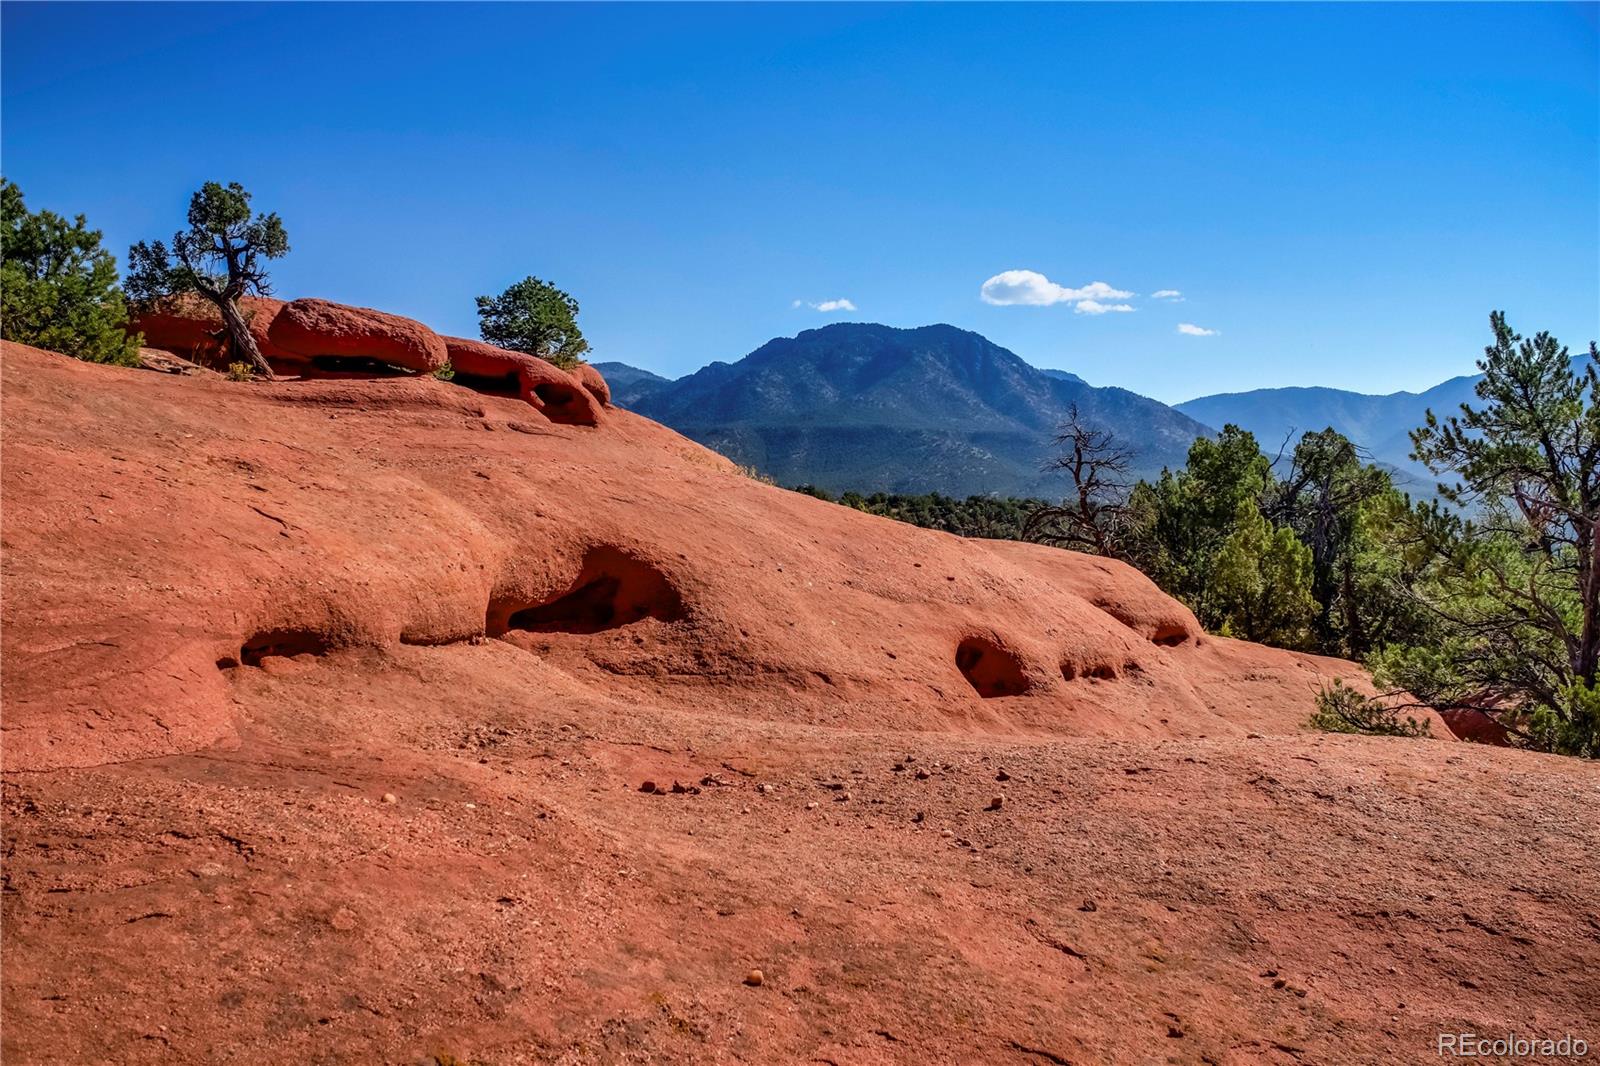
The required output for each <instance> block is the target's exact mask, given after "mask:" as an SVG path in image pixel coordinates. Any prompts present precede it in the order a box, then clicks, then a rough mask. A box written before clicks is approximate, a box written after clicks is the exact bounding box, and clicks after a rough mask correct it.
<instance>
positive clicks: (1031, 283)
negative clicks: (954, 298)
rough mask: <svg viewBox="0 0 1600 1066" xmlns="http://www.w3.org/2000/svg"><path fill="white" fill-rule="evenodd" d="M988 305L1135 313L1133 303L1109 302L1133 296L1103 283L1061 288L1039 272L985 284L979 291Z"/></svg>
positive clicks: (1005, 274)
mask: <svg viewBox="0 0 1600 1066" xmlns="http://www.w3.org/2000/svg"><path fill="white" fill-rule="evenodd" d="M978 295H979V296H980V297H982V299H983V302H984V303H986V304H994V305H995V306H996V307H1012V306H1016V305H1022V306H1025V307H1049V306H1050V305H1051V304H1061V303H1070V304H1074V305H1076V308H1075V309H1076V310H1077V311H1078V313H1080V314H1085V315H1103V314H1105V313H1106V312H1107V311H1132V310H1133V306H1132V305H1131V304H1110V303H1107V302H1106V301H1108V300H1126V299H1127V298H1128V297H1130V296H1132V295H1133V293H1131V292H1125V291H1124V290H1122V289H1113V288H1112V287H1111V286H1110V285H1107V284H1106V283H1105V282H1103V281H1091V282H1090V283H1089V284H1087V285H1085V286H1084V287H1083V288H1081V289H1069V288H1067V287H1066V286H1065V285H1057V284H1056V283H1055V282H1053V281H1051V280H1050V279H1049V278H1047V277H1045V276H1044V275H1043V274H1040V273H1039V272H1038V271H1035V270H1006V271H1002V272H1001V273H999V274H996V275H995V276H994V277H992V278H990V279H989V280H988V281H986V282H984V283H983V287H982V288H981V289H979V290H978Z"/></svg>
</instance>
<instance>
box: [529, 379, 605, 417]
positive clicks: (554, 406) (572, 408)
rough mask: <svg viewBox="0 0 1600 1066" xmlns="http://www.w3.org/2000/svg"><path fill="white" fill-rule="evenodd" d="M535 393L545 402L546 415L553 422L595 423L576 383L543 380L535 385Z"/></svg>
mask: <svg viewBox="0 0 1600 1066" xmlns="http://www.w3.org/2000/svg"><path fill="white" fill-rule="evenodd" d="M533 394H534V395H535V396H537V397H538V398H539V402H540V403H542V404H544V416H545V417H546V418H548V419H549V420H550V421H552V422H558V423H561V424H563V425H572V426H577V425H583V426H588V425H593V424H594V418H593V416H592V415H591V414H590V412H589V408H588V405H586V404H585V403H584V402H583V396H582V394H581V391H580V388H579V386H578V385H576V384H573V385H563V384H561V383H559V382H555V381H541V382H540V383H539V384H537V385H535V386H534V387H533Z"/></svg>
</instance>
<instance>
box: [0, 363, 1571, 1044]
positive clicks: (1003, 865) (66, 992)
mask: <svg viewBox="0 0 1600 1066" xmlns="http://www.w3.org/2000/svg"><path fill="white" fill-rule="evenodd" d="M0 361H3V367H0V380H3V381H4V387H5V402H4V405H3V407H0V420H3V424H0V437H3V440H4V447H5V457H4V458H5V462H4V463H3V464H0V490H3V497H0V519H3V523H4V527H3V532H4V544H5V551H4V556H3V559H0V563H3V567H4V574H3V577H4V580H3V582H0V595H3V612H4V619H5V625H4V627H3V629H0V655H3V658H4V663H3V665H4V672H5V706H4V715H3V718H0V727H3V729H4V744H3V753H0V754H3V760H4V764H3V766H4V771H5V772H4V776H3V786H4V789H3V791H4V818H3V820H0V832H3V835H4V855H5V872H6V893H5V906H4V907H3V908H0V923H3V926H0V929H3V949H4V957H5V965H4V967H3V968H0V982H3V987H0V1002H3V1004H4V1019H3V1021H4V1025H3V1028H0V1040H3V1055H4V1058H5V1060H6V1061H7V1062H10V1061H13V1060H14V1061H17V1062H60V1063H78V1062H119V1063H120V1062H140V1061H157V1060H159V1061H172V1062H191V1061H193V1062H202V1061H221V1062H256V1061H262V1060H272V1061H291V1062H302V1061H305V1062H309V1061H329V1062H333V1061H339V1062H404V1061H416V1060H418V1059H420V1058H424V1057H426V1058H430V1059H432V1058H437V1059H439V1060H440V1061H444V1060H445V1059H446V1058H448V1057H454V1058H457V1059H460V1060H463V1061H471V1060H481V1061H487V1062H552V1061H553V1062H563V1061H573V1062H577V1061H650V1062H663V1063H691V1062H704V1061H711V1060H717V1059H728V1060H730V1061H732V1060H734V1059H737V1060H739V1061H749V1062H798V1061H817V1060H832V1061H836V1062H852V1063H854V1062H861V1063H873V1064H879V1066H881V1064H885V1063H901V1062H904V1063H912V1062H917V1063H920V1062H931V1061H939V1062H943V1061H954V1062H996V1063H1017V1064H1019V1066H1020V1064H1023V1063H1034V1062H1041V1061H1047V1060H1051V1061H1072V1062H1083V1063H1097V1062H1150V1061H1166V1060H1168V1059H1172V1058H1174V1057H1178V1058H1181V1059H1182V1060H1183V1061H1185V1062H1188V1061H1194V1062H1200V1061H1207V1060H1209V1061H1213V1062H1217V1063H1223V1064H1228V1066H1244V1064H1246V1063H1257V1062H1268V1061H1272V1062H1276V1061H1280V1060H1281V1061H1283V1062H1289V1061H1300V1062H1373V1063H1376V1062H1397V1061H1421V1060H1423V1059H1427V1058H1430V1057H1432V1055H1433V1048H1434V1041H1435V1037H1436V1034H1437V1033H1438V1032H1439V1031H1440V1030H1441V1028H1450V1029H1452V1030H1453V1029H1455V1028H1457V1027H1461V1026H1471V1027H1473V1028H1474V1029H1475V1030H1476V1031H1479V1032H1500V1031H1505V1030H1508V1029H1510V1028H1513V1027H1515V1026H1518V1025H1521V1024H1524V1023H1525V1020H1526V1019H1528V1018H1535V1019H1538V1020H1539V1026H1540V1028H1541V1030H1548V1031H1552V1032H1557V1033H1559V1032H1569V1031H1570V1032H1574V1033H1578V1032H1582V1031H1584V1026H1586V1025H1588V1026H1591V1027H1592V1020H1593V1017H1594V1008H1593V1004H1594V1003H1595V1002H1596V1001H1597V999H1600V979H1597V977H1596V974H1600V948H1597V947H1596V944H1595V940H1594V936H1593V929H1592V927H1591V925H1592V913H1593V901H1592V883H1593V880H1594V874H1595V870H1594V866H1595V858H1594V857H1595V856H1596V855H1600V825H1597V824H1596V820H1595V819H1594V816H1593V796H1594V787H1595V780H1594V773H1593V767H1592V766H1589V765H1587V764H1584V763H1581V762H1579V761H1578V760H1564V759H1557V758H1553V757H1544V756H1535V755H1529V754H1527V753H1524V752H1519V751H1514V750H1507V749H1503V748H1490V747H1486V746H1480V745H1471V744H1455V743H1445V742H1434V741H1410V740H1399V739H1393V738H1362V737H1344V736H1327V735H1319V734H1311V733H1308V732H1307V730H1306V728H1305V720H1306V718H1307V716H1308V715H1309V714H1310V712H1311V709H1312V698H1313V696H1314V693H1315V692H1316V690H1317V688H1318V687H1319V686H1320V685H1322V684H1325V683H1327V681H1328V680H1329V679H1330V678H1332V677H1335V676H1338V677H1343V678H1345V679H1346V680H1348V681H1350V682H1352V683H1355V684H1362V683H1363V680H1362V679H1363V675H1362V672H1361V671H1360V669H1359V668H1358V667H1356V666H1355V665H1354V664H1351V663H1346V662H1340V661H1338V660H1331V659H1321V658H1316V657H1312V656H1304V655H1296V654H1292V653H1289V652H1283V651H1275V650H1272V649H1267V648H1261V647H1257V646H1254V645H1250V644H1245V643H1242V642H1239V641H1233V640H1227V639H1223V638H1218V637H1212V636H1206V635H1201V634H1200V633H1199V631H1198V627H1197V626H1195V625H1194V620H1193V617H1192V615H1190V614H1189V613H1188V612H1187V611H1186V610H1184V609H1183V608H1182V606H1181V605H1178V604H1176V603H1174V602H1172V601H1171V600H1170V599H1168V598H1167V597H1165V596H1163V595H1162V594H1161V592H1160V591H1159V590H1158V589H1156V588H1155V587H1154V586H1153V585H1152V584H1151V583H1150V582H1149V581H1147V580H1146V579H1145V578H1144V577H1143V576H1142V575H1140V574H1139V573H1137V572H1136V571H1134V570H1132V569H1130V568H1128V567H1126V566H1123V565H1121V564H1117V563H1110V562H1106V561H1104V560H1098V559H1090V558H1088V557H1084V556H1077V555H1074V554H1073V553H1070V552H1063V551H1058V550H1056V549H1051V548H1044V547H1040V546H1037V545H1026V544H1012V543H1002V542H990V541H980V540H964V539H961V538H958V537H953V536H949V535H947V534H942V533H935V532H930V531H927V530H920V529H915V528H913V527H910V526H907V525H902V524H900V523H896V522H892V521H890V520H887V519H882V518H876V517H873V516H869V515H864V514H861V513H859V512H856V511H853V510H851V509H849V508H846V507H841V506H837V505H833V504H827V503H823V502H821V501H818V500H815V499H811V498H810V497H806V496H801V495H799V494H796V493H792V492H787V491H785V490H782V489H778V488H774V487H772V486H768V485H763V484H760V483H758V482H756V481H754V480H751V479H749V478H746V477H743V476H741V475H740V474H739V473H738V472H737V471H736V470H735V469H734V468H733V467H732V465H731V464H730V463H728V462H727V461H726V460H725V459H722V458H721V457H719V456H717V455H715V454H713V453H711V452H708V451H707V450H705V449H704V448H701V447H699V446H698V445H695V444H693V443H691V442H689V441H687V440H685V439H684V438H682V437H680V436H679V435H677V434H675V433H673V432H671V431H669V430H667V429H664V428H663V427H661V426H658V425H656V424H654V423H651V422H649V421H647V420H645V419H643V418H640V417H639V416H637V415H634V414H631V413H629V412H626V411H615V412H613V413H611V414H610V415H609V416H608V417H607V424H606V428H605V431H604V432H599V433H596V432H589V431H587V430H582V429H578V428H574V427H570V426H564V425H551V424H549V423H547V422H545V421H543V420H534V419H530V418H529V417H528V414H527V407H526V405H525V404H523V403H522V402H521V401H520V400H519V399H517V398H515V397H514V396H513V397H507V396H496V395H492V394H491V395H481V394H477V393H473V392H469V391H467V390H464V389H460V388H455V387H453V386H452V385H449V384H446V383H444V382H440V381H437V380H434V379H432V378H429V377H425V376H424V377H406V378H400V379H386V380H376V381H338V382H322V381H308V382H284V383H261V384H251V385H241V384H237V383H232V382H228V381H226V380H223V379H222V378H221V377H219V376H218V375H212V374H203V375H193V376H178V375H166V374H153V373H149V372H145V371H140V370H133V369H124V368H118V367H107V366H96V365H91V364H86V363H80V362H76V361H74V360H70V359H66V358H65V357H62V356H57V355H52V354H49V353H45V352H40V351H37V350H35V349H30V348H26V347H23V346H20V345H14V344H9V343H7V344H0ZM479 365H480V366H481V365H486V364H479ZM518 372H519V373H520V370H519V371H518ZM512 430H515V431H514V432H513V431H512ZM490 634H494V635H493V636H491V635H490ZM963 647H965V648H967V649H969V650H968V652H967V653H966V654H963V653H962V651H961V649H962V648H963ZM1068 665H1072V666H1074V669H1075V673H1074V676H1072V677H1070V678H1069V677H1068V676H1067V674H1066V669H1065V668H1066V667H1067V666H1068ZM1101 666H1104V667H1106V671H1105V673H1104V674H1103V675H1101V674H1098V673H1095V672H1094V671H1097V670H1099V668H1100V667H1101ZM1078 667H1082V669H1081V670H1080V669H1077V668H1078ZM986 692H987V693H989V695H986V694H985V693H986ZM1438 731H1439V732H1440V733H1441V734H1443V733H1444V730H1443V729H1439V730H1438ZM1252 733H1253V734H1258V735H1259V737H1260V739H1254V740H1248V739H1246V738H1247V736H1249V735H1250V734H1252ZM896 766H898V767H900V769H899V770H898V771H897V770H896V769H895V768H896ZM1002 766H1003V767H1004V772H1005V774H1006V776H1007V778H1008V780H1007V781H1006V793H1005V801H1004V803H1003V805H1002V806H1001V809H999V810H996V811H990V812H985V811H984V810H983V808H984V807H985V806H986V805H987V804H989V803H990V802H992V800H993V798H994V797H995V796H996V792H995V789H994V781H995V780H997V779H998V773H997V771H998V770H999V768H1000V767H1002ZM913 768H915V769H913ZM930 768H931V769H932V770H933V771H934V772H932V773H929V769H930ZM647 780H648V781H651V782H655V783H657V785H656V787H655V788H654V789H653V790H652V793H653V794H651V795H644V794H642V793H641V792H640V791H639V790H638V787H639V786H638V783H639V782H641V781H647ZM673 781H679V782H684V783H686V785H685V787H684V789H683V791H682V792H678V793H675V794H668V795H665V796H663V795H660V794H659V793H661V792H662V791H663V789H662V788H661V787H660V783H662V782H673ZM766 781H782V782H783V783H784V784H783V787H782V788H780V789H777V790H775V791H767V790H761V789H760V788H759V786H758V784H757V782H766ZM692 782H701V783H702V784H705V783H708V782H710V783H719V787H706V788H703V789H701V790H700V791H699V792H696V791H695V790H694V786H693V785H692V784H687V783H692ZM825 785H837V786H838V790H837V791H833V790H828V791H821V790H822V789H823V788H824V786H825ZM846 786H848V793H849V795H850V796H851V800H850V802H848V803H843V802H841V803H827V804H826V805H823V804H819V803H818V798H819V797H825V796H831V795H841V794H843V793H844V791H845V790H846ZM396 796H398V797H404V800H403V802H393V801H390V802H385V801H386V799H390V798H392V797H396ZM752 810H753V811H755V812H759V813H747V812H750V811H752ZM919 815H920V816H921V817H920V820H919V819H918V816H919ZM1533 824H1536V825H1537V827H1538V829H1539V832H1538V833H1537V834H1530V833H1523V832H1518V831H1516V829H1515V827H1516V826H1519V825H1533ZM1085 900H1095V901H1097V902H1096V903H1092V904H1084V902H1083V901H1085ZM756 968H759V969H761V971H762V973H763V986H762V989H763V990H762V991H761V992H759V993H756V992H753V991H752V990H751V989H749V988H747V987H745V986H743V985H741V984H740V982H739V980H738V975H740V974H745V973H747V972H748V971H750V970H752V969H756ZM1508 975H1509V976H1508ZM1280 984H1281V986H1282V987H1276V986H1277V985H1280ZM769 991H770V992H771V993H772V994H768V992H769ZM797 1002H799V1003H802V1005H803V1007H804V1009H801V1010H797V1009H796V1003H797ZM1397 1004H1404V1006H1403V1007H1401V1006H1397ZM1174 1030H1177V1031H1179V1032H1181V1033H1182V1034H1183V1036H1182V1037H1181V1039H1180V1038H1176V1037H1173V1036H1172V1035H1171V1034H1172V1032H1173V1031H1174Z"/></svg>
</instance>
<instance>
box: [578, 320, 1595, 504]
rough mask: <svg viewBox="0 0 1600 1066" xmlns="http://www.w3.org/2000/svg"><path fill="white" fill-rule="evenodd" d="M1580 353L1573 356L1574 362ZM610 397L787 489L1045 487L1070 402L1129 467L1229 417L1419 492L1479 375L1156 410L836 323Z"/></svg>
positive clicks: (618, 367)
mask: <svg viewBox="0 0 1600 1066" xmlns="http://www.w3.org/2000/svg"><path fill="white" fill-rule="evenodd" d="M1588 358H1589V357H1588V355H1587V354H1581V355H1577V356H1574V357H1573V365H1574V369H1575V370H1577V369H1579V368H1580V366H1581V363H1582V361H1584V360H1587V359H1588ZM595 365H596V367H597V368H598V369H599V370H600V371H601V372H602V373H603V374H605V376H606V379H607V381H609V382H610V384H611V389H612V393H613V395H614V397H615V399H616V401H617V402H618V403H619V404H621V405H622V406H624V407H628V408H631V409H633V410H635V411H638V412H640V413H641V414H644V415H647V416H649V417H651V418H654V419H656V420H657V421H659V422H663V423H665V424H666V425H668V426H671V427H672V428H673V429H676V430H678V431H679V432H681V433H684V434H685V435H687V436H689V437H692V438H694V439H695V440H698V441H700V442H701V443H703V444H706V445H708V446H710V447H712V448H715V449H716V450H718V451H720V452H722V453H723V454H725V455H728V456H729V457H730V458H732V459H734V460H735V461H737V462H739V463H742V464H745V465H748V466H751V467H754V468H756V469H758V470H760V471H762V472H763V473H766V474H768V475H770V476H772V477H773V478H775V479H776V480H777V481H778V482H780V483H781V484H785V485H796V484H805V483H810V484H814V485H817V486H819V487H822V488H826V489H830V490H832V491H835V492H839V491H845V490H849V489H854V490H856V491H859V492H875V491H883V492H943V493H947V494H950V495H955V496H965V495H972V494H998V495H1041V496H1051V495H1055V494H1058V493H1059V492H1060V491H1061V490H1062V489H1063V488H1064V487H1065V486H1064V483H1063V479H1062V478H1061V477H1060V476H1058V475H1052V474H1047V473H1044V472H1043V471H1042V470H1041V467H1042V466H1043V464H1044V462H1045V461H1046V460H1047V459H1048V458H1049V456H1050V455H1051V454H1052V451H1053V446H1052V442H1051V437H1052V435H1053V433H1054V432H1055V430H1056V427H1057V426H1058V425H1059V424H1060V423H1061V421H1062V420H1063V419H1064V418H1065V417H1066V414H1067V411H1068V410H1069V408H1071V407H1072V406H1073V405H1076V406H1077V408H1078V410H1079V412H1080V414H1081V415H1082V416H1083V417H1084V418H1085V419H1086V420H1087V421H1088V422H1090V424H1092V425H1094V426H1096V427H1098V428H1103V429H1109V430H1111V431H1112V432H1114V433H1115V434H1116V436H1117V438H1118V440H1119V441H1120V442H1121V443H1123V444H1124V445H1126V446H1128V447H1130V448H1131V449H1133V451H1134V452H1135V461H1134V469H1133V473H1134V474H1135V475H1136V476H1142V477H1149V476H1152V475H1154V474H1157V473H1159V472H1160V470H1161V468H1162V467H1163V466H1181V465H1183V463H1184V461H1185V457H1186V454H1187V452H1188V448H1189V445H1190V443H1191V442H1192V441H1193V440H1194V438H1195V437H1197V436H1201V435H1204V434H1210V433H1213V432H1215V428H1214V427H1220V426H1223V425H1227V424H1229V423H1232V424H1234V425H1237V426H1240V427H1242V428H1244V429H1248V430H1250V431H1251V432H1252V433H1254V434H1255V435H1256V439H1257V440H1258V441H1259V442H1260V443H1261V447H1262V449H1263V450H1264V451H1265V452H1267V453H1268V454H1269V455H1270V454H1276V453H1277V451H1278V449H1279V447H1280V446H1281V445H1283V444H1284V442H1286V441H1288V442H1289V443H1290V446H1292V443H1293V439H1296V438H1298V437H1299V435H1300V434H1302V433H1305V432H1307V431H1309V430H1318V429H1324V428H1327V427H1329V426H1331V427H1332V428H1334V429H1336V430H1338V431H1339V432H1340V433H1343V434H1344V435H1345V436H1347V437H1349V438H1350V439H1351V440H1352V441H1354V442H1355V443H1356V444H1357V445H1358V446H1359V447H1361V448H1362V449H1363V450H1364V451H1365V452H1366V454H1367V455H1368V456H1369V457H1370V459H1371V460H1372V461H1374V462H1377V463H1379V464H1381V465H1383V466H1386V467H1388V468H1390V470H1391V471H1392V472H1393V473H1394V474H1395V475H1396V480H1397V482H1398V483H1399V484H1400V486H1401V487H1402V488H1404V489H1406V490H1408V491H1411V492H1413V493H1422V494H1426V493H1429V492H1431V491H1432V489H1433V484H1434V478H1433V475H1432V474H1430V473H1429V472H1428V471H1427V469H1426V468H1424V467H1422V466H1421V465H1420V464H1418V463H1415V462H1413V461H1412V460H1411V458H1410V452H1411V441H1410V437H1409V434H1410V431H1411V430H1413V429H1415V428H1416V427H1418V426H1420V425H1422V423H1423V421H1424V420H1425V418H1426V414H1427V412H1428V411H1429V410H1432V411H1434V412H1435V413H1436V414H1439V415H1441V416H1442V415H1446V414H1453V413H1455V412H1456V411H1457V410H1458V409H1459V408H1460V405H1461V404H1462V403H1465V402H1472V401H1474V400H1475V398H1476V394H1475V392H1474V388H1475V386H1476V385H1477V383H1478V381H1479V380H1480V377H1479V376H1477V375H1466V376H1462V377H1455V378H1451V379H1450V380H1449V381H1445V382H1442V383H1440V384H1438V385H1435V386H1434V387H1432V388H1430V389H1428V390H1426V391H1424V392H1395V393H1390V394H1387V395H1368V394H1365V393H1359V392H1350V391H1346V390H1342V389H1330V388H1273V389H1255V390H1253V391H1250V392H1235V393H1219V394H1217V395H1214V396H1201V397H1198V398H1196V399H1193V400H1188V401H1185V402H1184V403H1180V404H1177V405H1175V406H1172V407H1169V406H1167V405H1166V404H1163V403H1160V402H1158V401H1156V400H1152V399H1150V398H1148V397H1145V396H1140V395H1138V394H1136V393H1133V392H1129V391H1128V390H1126V389H1119V388H1103V387H1102V388H1097V387H1095V386H1092V385H1089V384H1088V383H1086V382H1085V381H1084V380H1083V379H1082V378H1080V377H1078V376H1077V375H1076V374H1072V373H1070V372H1068V371H1065V370H1051V369H1040V368H1038V367H1034V366H1031V365H1030V364H1028V363H1027V362H1026V361H1025V360H1023V359H1022V358H1021V357H1020V356H1018V355H1016V354H1015V353H1014V352H1011V351H1008V350H1007V349H1005V348H1002V347H1000V346H999V345H997V344H994V343H992V342H991V341H989V340H987V339H986V338H984V337H982V336H980V335H979V334H977V333H972V332H969V331H967V330H963V329H957V328H956V327H954V326H947V325H935V326H923V327H921V328H918V329H896V328H893V327H890V326H881V325H874V324H870V323H838V324H835V325H830V326H824V327H822V328H820V329H812V330H806V331H805V332H803V333H801V334H800V335H799V336H797V337H793V338H778V339H775V340H772V341H768V342H767V343H766V344H764V345H762V346H761V347H760V348H758V349H756V350H755V351H754V352H751V353H750V354H749V355H747V356H745V357H744V358H743V359H741V360H739V361H738V362H736V363H722V362H716V363H712V364H710V365H709V366H707V367H705V368H703V369H701V370H699V371H697V372H695V373H693V374H690V375H688V376H686V377H682V378H678V379H677V380H670V379H668V378H664V377H662V376H660V375H659V374H653V373H651V372H650V371H648V370H640V369H638V368H637V367H632V366H628V365H627V364H625V363H615V362H612V363H597V364H595Z"/></svg>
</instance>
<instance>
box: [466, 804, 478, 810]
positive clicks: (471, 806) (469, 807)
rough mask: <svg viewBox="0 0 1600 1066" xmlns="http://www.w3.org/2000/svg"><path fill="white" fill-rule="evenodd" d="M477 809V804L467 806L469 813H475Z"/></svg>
mask: <svg viewBox="0 0 1600 1066" xmlns="http://www.w3.org/2000/svg"><path fill="white" fill-rule="evenodd" d="M477 809H478V805H477V804H476V803H469V804H467V810H469V811H475V810H477Z"/></svg>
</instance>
